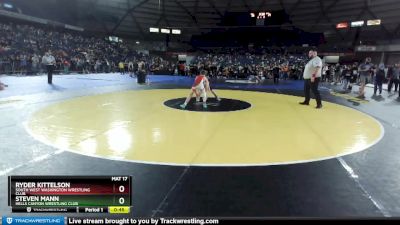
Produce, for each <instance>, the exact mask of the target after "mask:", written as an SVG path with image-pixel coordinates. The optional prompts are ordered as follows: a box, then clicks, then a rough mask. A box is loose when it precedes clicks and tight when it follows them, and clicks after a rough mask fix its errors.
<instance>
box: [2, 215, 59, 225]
mask: <svg viewBox="0 0 400 225" xmlns="http://www.w3.org/2000/svg"><path fill="white" fill-rule="evenodd" d="M2 222H3V224H7V225H37V224H40V225H64V217H57V216H56V217H4V216H3V220H2Z"/></svg>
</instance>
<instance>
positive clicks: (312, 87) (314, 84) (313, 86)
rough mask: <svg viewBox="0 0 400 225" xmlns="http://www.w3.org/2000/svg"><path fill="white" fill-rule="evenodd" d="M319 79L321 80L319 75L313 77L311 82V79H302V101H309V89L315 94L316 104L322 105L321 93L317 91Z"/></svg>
mask: <svg viewBox="0 0 400 225" xmlns="http://www.w3.org/2000/svg"><path fill="white" fill-rule="evenodd" d="M320 81H321V78H320V77H317V78H315V80H314V82H311V79H304V95H305V100H304V103H307V104H309V103H310V91H312V92H313V94H314V96H315V100H317V105H322V102H321V95H320V94H319V91H318V85H319V82H320Z"/></svg>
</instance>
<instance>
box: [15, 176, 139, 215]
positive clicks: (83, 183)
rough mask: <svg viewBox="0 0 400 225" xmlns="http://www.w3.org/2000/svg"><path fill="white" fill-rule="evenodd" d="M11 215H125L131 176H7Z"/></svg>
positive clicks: (128, 200)
mask: <svg viewBox="0 0 400 225" xmlns="http://www.w3.org/2000/svg"><path fill="white" fill-rule="evenodd" d="M8 179H9V180H8V192H9V197H8V205H9V206H10V207H11V208H12V212H15V213H17V212H23V213H26V212H32V213H40V212H43V213H51V212H54V213H67V212H71V213H129V212H130V208H131V207H132V187H131V181H132V178H131V176H9V177H8Z"/></svg>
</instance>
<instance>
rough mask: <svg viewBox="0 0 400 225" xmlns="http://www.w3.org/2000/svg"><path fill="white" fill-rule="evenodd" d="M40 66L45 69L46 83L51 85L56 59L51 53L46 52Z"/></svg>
mask: <svg viewBox="0 0 400 225" xmlns="http://www.w3.org/2000/svg"><path fill="white" fill-rule="evenodd" d="M42 64H44V65H45V66H46V69H47V83H49V84H52V83H53V71H54V66H55V65H56V59H55V58H54V56H52V55H51V51H48V52H46V54H45V55H44V56H43V57H42Z"/></svg>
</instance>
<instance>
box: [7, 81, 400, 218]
mask: <svg viewBox="0 0 400 225" xmlns="http://www.w3.org/2000/svg"><path fill="white" fill-rule="evenodd" d="M46 79H47V78H46V77H45V76H35V77H11V76H2V77H0V80H1V81H2V82H4V83H6V84H8V85H9V87H8V88H7V89H6V90H5V91H2V92H0V112H1V115H2V117H1V119H0V138H1V140H2V145H1V147H0V152H1V157H0V176H2V177H3V179H0V193H2V194H0V202H3V204H0V214H10V209H9V208H8V207H7V204H6V202H7V195H6V193H7V179H6V176H9V175H49V174H51V175H115V174H121V175H125V174H127V175H132V176H133V184H132V185H133V189H134V193H133V210H132V215H133V216H157V217H158V216H217V217H226V216H228V217H231V216H234V217H282V216H285V217H286V216H290V217H303V216H304V217H396V216H400V180H399V179H400V177H399V173H398V171H399V169H400V163H399V162H400V154H399V150H398V149H399V147H398V146H399V144H400V140H399V138H398V135H399V134H400V133H399V128H400V116H399V115H400V102H399V101H398V99H397V93H396V94H387V92H386V91H384V93H383V95H382V96H378V97H376V96H375V97H371V96H372V89H371V88H367V98H366V99H365V100H360V99H357V98H355V96H356V93H346V92H343V91H341V90H340V86H335V85H330V84H325V85H323V86H321V88H320V89H321V92H322V96H323V99H324V101H325V102H324V108H323V109H322V110H317V109H314V108H313V106H314V104H315V103H314V102H312V104H311V106H309V107H306V106H300V105H298V104H297V102H299V101H301V100H302V98H301V97H299V96H302V94H303V91H302V87H303V84H302V82H301V81H282V82H281V83H280V84H279V85H273V84H271V82H270V81H265V82H264V83H262V84H253V83H235V82H229V83H227V82H224V81H221V80H219V81H213V88H214V90H215V92H216V93H217V94H218V95H219V96H220V97H221V98H222V101H221V102H220V103H218V102H216V101H215V99H213V97H212V96H211V99H210V100H211V101H210V102H211V103H210V108H213V107H214V108H216V109H217V108H218V107H220V105H224V104H225V105H226V104H227V103H226V102H225V101H228V100H229V99H236V100H240V101H243V102H247V103H249V104H251V107H249V108H246V109H241V110H237V111H223V112H211V111H201V108H200V109H199V110H197V111H191V110H179V109H177V108H176V107H175V108H174V106H170V107H168V104H165V102H167V101H169V100H171V99H178V100H177V101H178V102H179V101H181V99H183V98H184V97H185V96H186V95H187V94H188V91H189V87H190V85H191V83H192V79H191V78H186V77H174V76H150V77H149V81H150V84H149V85H138V84H136V82H135V80H134V79H132V78H130V77H128V76H121V75H119V74H90V75H64V76H62V75H60V76H55V78H54V85H52V86H49V85H47V84H46ZM356 90H357V87H355V88H354V91H356ZM191 104H193V105H192V106H193V107H196V106H194V104H196V103H194V102H192V103H191ZM218 104H219V105H218ZM200 106H201V105H200ZM99 120H100V121H102V122H101V123H98V122H97V121H99ZM117 138H118V139H117ZM116 139H117V140H118V141H116Z"/></svg>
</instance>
